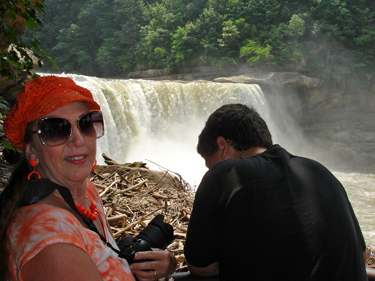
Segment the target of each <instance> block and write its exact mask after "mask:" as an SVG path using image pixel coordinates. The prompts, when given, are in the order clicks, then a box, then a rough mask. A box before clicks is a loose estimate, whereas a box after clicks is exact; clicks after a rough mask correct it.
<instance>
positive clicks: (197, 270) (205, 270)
mask: <svg viewBox="0 0 375 281" xmlns="http://www.w3.org/2000/svg"><path fill="white" fill-rule="evenodd" d="M186 263H187V265H188V268H189V271H190V272H191V273H192V274H193V275H198V276H215V275H219V263H218V262H214V263H211V264H210V265H209V266H207V267H196V266H193V265H191V264H190V263H189V262H188V261H186Z"/></svg>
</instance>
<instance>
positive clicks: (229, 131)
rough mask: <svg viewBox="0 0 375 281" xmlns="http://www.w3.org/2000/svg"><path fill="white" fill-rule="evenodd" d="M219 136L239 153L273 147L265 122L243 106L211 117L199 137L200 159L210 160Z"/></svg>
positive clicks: (227, 108)
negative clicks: (208, 158)
mask: <svg viewBox="0 0 375 281" xmlns="http://www.w3.org/2000/svg"><path fill="white" fill-rule="evenodd" d="M219 136H221V137H223V138H224V139H225V140H226V141H227V142H229V143H230V144H231V145H232V146H233V147H234V148H235V149H236V150H238V151H245V150H248V149H250V148H253V147H257V146H261V147H265V148H269V147H271V146H272V137H271V133H270V131H269V130H268V127H267V124H266V122H265V121H264V120H263V119H262V117H260V115H259V114H258V112H256V111H255V109H253V108H249V107H247V106H246V105H243V104H226V105H223V106H222V107H220V108H219V109H217V110H216V111H215V112H214V113H212V114H211V115H210V117H209V118H208V120H207V122H206V125H205V127H204V128H203V130H202V132H201V134H200V135H199V140H198V146H197V150H198V153H199V154H200V155H201V156H202V157H208V156H212V155H213V154H214V153H215V152H216V151H217V150H218V149H219V147H218V145H217V143H216V140H217V138H218V137H219Z"/></svg>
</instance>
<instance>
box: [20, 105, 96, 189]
mask: <svg viewBox="0 0 375 281" xmlns="http://www.w3.org/2000/svg"><path fill="white" fill-rule="evenodd" d="M88 111H89V109H88V107H87V105H86V103H84V102H73V103H70V104H67V105H65V106H63V107H61V108H58V109H56V110H55V111H53V112H51V113H50V114H47V115H46V116H59V117H62V118H66V119H69V120H70V121H72V123H73V124H74V128H73V132H72V135H71V137H70V138H69V139H68V141H67V142H65V143H64V144H61V145H58V146H52V147H51V146H50V147H47V146H44V145H43V144H42V142H41V141H40V139H39V137H38V136H37V135H36V134H33V136H32V140H31V143H30V144H26V145H25V153H26V157H27V159H28V160H29V161H30V160H32V159H33V160H35V161H36V163H37V165H36V171H37V172H39V174H40V175H41V176H42V178H48V179H50V180H51V181H53V182H55V183H59V184H61V185H64V186H67V187H69V186H72V185H77V184H80V183H82V182H83V181H85V180H86V178H87V177H88V175H89V173H90V171H91V168H92V166H93V164H94V162H95V156H96V139H88V138H86V137H85V136H83V135H82V134H81V132H80V130H79V128H78V127H77V122H76V120H77V118H78V117H79V116H81V115H82V114H83V113H86V112H88Z"/></svg>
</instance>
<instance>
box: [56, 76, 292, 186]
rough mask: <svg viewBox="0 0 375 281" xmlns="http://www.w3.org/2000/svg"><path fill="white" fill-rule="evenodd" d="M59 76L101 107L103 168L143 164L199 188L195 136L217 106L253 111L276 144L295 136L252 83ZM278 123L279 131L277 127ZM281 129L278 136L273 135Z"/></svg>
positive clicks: (202, 166) (201, 169)
mask: <svg viewBox="0 0 375 281" xmlns="http://www.w3.org/2000/svg"><path fill="white" fill-rule="evenodd" d="M63 76H68V77H70V78H72V79H73V80H74V81H75V82H76V83H77V84H78V85H80V86H83V87H85V88H88V89H89V90H90V91H91V92H92V93H93V95H94V99H95V100H96V101H97V102H98V103H99V104H100V106H101V109H102V111H103V115H104V120H105V131H106V133H105V135H104V137H103V138H101V139H99V140H98V142H97V143H98V151H97V159H98V163H99V164H104V160H103V158H102V156H101V155H102V153H105V154H107V155H108V156H109V157H111V158H113V159H114V160H116V161H117V162H119V163H132V162H135V161H143V162H145V163H147V166H148V167H150V168H151V169H160V167H163V168H166V169H168V170H171V171H172V172H175V173H178V174H180V175H181V176H182V178H183V179H185V180H186V181H187V182H189V183H190V185H191V186H195V185H197V184H199V182H200V180H201V178H202V176H203V174H204V173H205V172H206V171H207V168H206V167H205V164H204V160H203V158H201V157H200V156H199V154H198V153H197V152H196V145H197V140H198V135H199V133H200V132H201V130H202V129H203V127H204V124H205V121H206V120H207V118H208V116H209V115H210V114H211V113H212V112H213V111H215V110H216V109H217V108H219V107H220V106H221V105H223V104H227V103H243V104H246V105H248V106H250V107H254V108H255V109H256V110H257V111H258V113H259V114H260V115H261V116H262V117H263V118H264V119H265V121H266V122H267V125H268V127H269V129H270V131H271V133H272V137H273V141H274V143H280V142H281V141H282V140H283V139H284V135H285V132H288V131H290V130H292V131H293V132H294V133H293V134H294V135H295V134H296V133H295V132H296V131H298V130H297V129H290V127H291V126H292V125H291V124H292V122H291V121H290V120H288V118H285V116H287V114H286V113H285V116H283V118H279V117H277V116H276V117H275V116H273V115H272V111H271V110H270V107H269V101H267V99H266V98H265V96H264V94H263V92H262V90H261V88H260V87H259V86H258V85H256V84H241V83H238V84H237V83H215V82H209V81H203V80H202V81H193V82H183V81H149V80H125V79H123V80H122V79H103V78H96V77H88V76H82V75H73V74H69V75H63ZM280 120H283V122H284V123H283V124H284V125H283V126H280V125H279V124H277V125H276V123H280ZM280 127H281V128H283V129H282V131H280V129H279V130H277V128H280ZM285 128H288V129H285ZM283 146H285V144H283ZM153 163H156V164H157V165H155V164H153Z"/></svg>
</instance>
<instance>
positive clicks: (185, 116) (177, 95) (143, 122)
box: [66, 75, 375, 246]
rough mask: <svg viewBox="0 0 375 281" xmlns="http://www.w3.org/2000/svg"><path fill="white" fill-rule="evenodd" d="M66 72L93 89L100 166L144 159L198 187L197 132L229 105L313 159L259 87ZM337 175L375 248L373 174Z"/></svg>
mask: <svg viewBox="0 0 375 281" xmlns="http://www.w3.org/2000/svg"><path fill="white" fill-rule="evenodd" d="M66 76H69V77H71V78H72V79H73V80H75V82H76V83H77V84H79V85H80V86H83V87H85V88H88V89H90V91H91V92H92V93H93V95H94V99H95V100H96V101H97V102H98V103H99V104H100V106H101V108H102V111H103V115H104V119H105V127H106V128H105V129H106V133H105V136H104V137H103V138H101V139H100V140H98V153H97V159H98V163H99V164H104V160H103V158H102V156H101V154H102V153H105V154H107V155H108V156H109V157H111V158H113V159H114V160H116V161H117V162H119V163H132V162H135V161H143V162H146V163H147V166H148V167H149V168H150V169H162V168H161V167H163V168H166V169H169V170H171V171H172V172H175V173H178V174H180V175H181V176H182V178H183V179H184V180H186V181H187V182H189V183H190V185H191V186H196V185H198V184H199V182H200V180H201V178H202V176H203V174H204V173H205V172H206V171H207V168H206V167H205V165H204V161H203V159H202V158H201V157H200V156H199V155H198V153H196V145H197V140H198V135H199V133H200V132H201V130H202V128H203V127H204V123H205V121H206V120H207V118H208V116H209V115H210V114H211V113H212V112H213V111H214V110H216V109H217V108H219V107H220V106H221V105H223V104H227V103H244V104H246V105H248V106H252V107H254V108H255V109H256V110H257V111H258V112H259V114H260V115H261V116H262V117H263V118H264V119H265V120H266V122H267V124H268V126H269V129H270V131H271V133H272V136H273V141H274V143H279V144H281V145H282V146H283V147H285V148H286V149H287V150H288V151H289V152H291V153H294V154H297V155H302V156H307V157H312V156H311V155H310V153H311V152H310V151H311V150H309V149H308V145H307V144H306V143H307V141H306V140H305V139H304V138H303V135H302V133H301V130H300V129H299V128H298V127H297V126H296V125H295V122H294V121H293V120H292V119H291V118H290V117H289V115H288V113H287V112H286V111H284V112H283V110H282V108H281V109H280V110H278V114H280V112H283V113H282V116H274V115H273V114H274V113H273V112H271V111H270V109H269V104H268V101H267V100H266V99H265V97H264V95H263V93H262V91H261V89H260V87H259V86H258V85H249V84H233V83H213V82H207V81H194V82H181V81H180V82H178V81H146V80H118V79H116V80H114V79H100V78H95V77H87V76H82V75H66ZM279 107H282V104H280V105H279ZM275 123H277V126H276V125H275ZM278 128H282V129H281V130H280V129H279V130H278ZM312 158H314V157H312ZM316 160H319V159H316ZM150 161H152V162H154V163H156V164H157V165H155V164H153V163H152V162H150ZM335 175H336V176H337V177H338V179H339V180H340V181H341V182H342V183H343V185H344V187H345V189H346V191H347V193H348V196H349V199H350V200H351V202H352V205H353V208H354V210H355V212H356V214H357V217H358V220H359V222H360V225H361V228H362V231H363V233H364V236H365V239H366V242H367V243H368V244H369V245H373V246H375V227H373V222H374V221H375V215H374V210H375V200H374V199H375V187H374V182H375V175H363V174H355V173H352V174H346V173H335Z"/></svg>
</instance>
